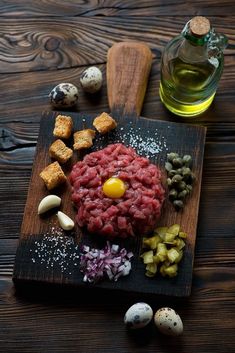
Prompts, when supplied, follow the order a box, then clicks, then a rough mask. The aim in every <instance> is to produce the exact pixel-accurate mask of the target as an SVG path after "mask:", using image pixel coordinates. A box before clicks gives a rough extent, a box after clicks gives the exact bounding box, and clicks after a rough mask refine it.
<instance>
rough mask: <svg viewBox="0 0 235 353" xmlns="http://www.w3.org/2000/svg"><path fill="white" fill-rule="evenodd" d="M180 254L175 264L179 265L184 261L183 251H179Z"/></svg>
mask: <svg viewBox="0 0 235 353" xmlns="http://www.w3.org/2000/svg"><path fill="white" fill-rule="evenodd" d="M178 253H179V256H178V258H177V259H175V263H176V264H178V263H179V262H180V261H181V260H182V257H183V250H179V251H178Z"/></svg>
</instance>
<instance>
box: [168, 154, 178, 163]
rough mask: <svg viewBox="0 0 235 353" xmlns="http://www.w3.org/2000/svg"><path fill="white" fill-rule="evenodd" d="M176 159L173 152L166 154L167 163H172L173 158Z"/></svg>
mask: <svg viewBox="0 0 235 353" xmlns="http://www.w3.org/2000/svg"><path fill="white" fill-rule="evenodd" d="M178 157H179V155H178V153H175V152H171V153H167V160H168V162H172V161H173V159H174V158H178Z"/></svg>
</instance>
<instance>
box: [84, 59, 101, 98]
mask: <svg viewBox="0 0 235 353" xmlns="http://www.w3.org/2000/svg"><path fill="white" fill-rule="evenodd" d="M102 81H103V77H102V72H101V71H100V69H98V67H96V66H91V67H89V68H88V69H86V70H85V71H84V72H83V73H82V75H81V78H80V82H81V86H82V88H83V89H84V91H85V92H88V93H95V92H98V91H99V90H100V88H101V86H102Z"/></svg>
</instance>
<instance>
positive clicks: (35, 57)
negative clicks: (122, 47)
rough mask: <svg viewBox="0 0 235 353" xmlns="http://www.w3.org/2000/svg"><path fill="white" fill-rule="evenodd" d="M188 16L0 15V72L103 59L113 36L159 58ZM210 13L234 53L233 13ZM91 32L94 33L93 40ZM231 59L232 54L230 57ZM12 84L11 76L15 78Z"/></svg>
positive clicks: (93, 62) (54, 66)
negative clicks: (145, 48) (144, 46)
mask: <svg viewBox="0 0 235 353" xmlns="http://www.w3.org/2000/svg"><path fill="white" fill-rule="evenodd" d="M189 19H190V18H187V17H185V16H177V17H170V16H168V17H137V18H135V17H128V18H119V17H104V18H103V17H97V18H90V17H88V18H83V17H79V18H66V17H65V18H54V19H53V21H51V20H50V19H46V18H36V19H33V20H32V19H21V18H20V19H18V21H17V23H16V22H15V21H14V20H13V19H1V22H0V31H1V39H0V52H1V55H0V73H13V72H14V73H16V72H29V71H41V70H57V69H63V68H72V67H77V66H82V65H92V64H101V63H105V62H106V58H107V50H108V49H109V48H110V47H111V46H112V45H113V44H114V43H116V42H119V41H125V40H132V41H133V40H134V41H142V42H145V43H146V44H147V45H148V46H149V47H150V48H151V50H152V51H153V54H154V56H155V57H157V58H160V56H161V52H162V49H163V48H164V47H165V45H166V44H167V43H168V41H169V40H170V39H171V38H172V37H174V36H176V35H178V34H179V33H180V32H181V31H182V29H183V27H184V25H185V23H186V22H187V21H188V20H189ZM230 19H231V22H228V21H227V20H226V18H224V17H210V20H211V23H212V25H213V26H214V27H215V28H216V30H217V31H218V32H222V33H225V34H227V35H228V38H229V43H230V44H229V47H228V49H226V55H232V54H233V53H234V45H233V44H234V38H235V28H234V26H233V25H231V23H233V22H234V21H233V19H234V17H231V16H230ZM97 35H98V36H99V39H98V40H97ZM233 60H234V57H233ZM15 84H17V82H16V83H15Z"/></svg>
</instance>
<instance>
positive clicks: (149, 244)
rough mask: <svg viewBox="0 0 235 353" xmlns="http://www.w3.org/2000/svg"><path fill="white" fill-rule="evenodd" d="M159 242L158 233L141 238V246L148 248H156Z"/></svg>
mask: <svg viewBox="0 0 235 353" xmlns="http://www.w3.org/2000/svg"><path fill="white" fill-rule="evenodd" d="M160 242H161V238H160V236H159V235H154V236H153V237H151V238H144V239H143V247H145V248H149V249H152V250H154V249H156V247H157V245H158V244H159V243H160Z"/></svg>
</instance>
